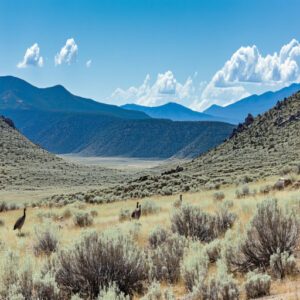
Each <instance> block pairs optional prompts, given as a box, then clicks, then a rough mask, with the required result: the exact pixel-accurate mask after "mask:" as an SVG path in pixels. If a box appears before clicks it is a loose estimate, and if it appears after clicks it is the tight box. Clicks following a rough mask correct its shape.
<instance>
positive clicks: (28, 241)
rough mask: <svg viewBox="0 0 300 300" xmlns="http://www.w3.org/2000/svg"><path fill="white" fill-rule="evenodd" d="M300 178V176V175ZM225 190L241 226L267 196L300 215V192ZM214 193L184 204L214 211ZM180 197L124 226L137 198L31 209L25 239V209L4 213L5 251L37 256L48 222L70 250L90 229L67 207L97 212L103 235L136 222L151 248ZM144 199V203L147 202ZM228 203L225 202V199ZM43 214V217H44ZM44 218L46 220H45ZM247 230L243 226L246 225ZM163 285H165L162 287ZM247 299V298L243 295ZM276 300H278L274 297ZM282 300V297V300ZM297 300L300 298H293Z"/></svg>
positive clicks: (288, 288) (276, 288)
mask: <svg viewBox="0 0 300 300" xmlns="http://www.w3.org/2000/svg"><path fill="white" fill-rule="evenodd" d="M298 177H299V176H298ZM275 181H276V178H275V177H273V178H268V179H266V180H263V181H260V182H257V183H251V184H249V188H250V190H253V189H256V190H257V191H259V189H260V187H261V186H264V185H266V184H273V183H274V182H275ZM221 191H222V192H223V193H224V195H225V199H226V200H232V201H233V207H232V211H233V212H235V213H236V214H237V215H238V222H239V223H240V224H241V225H245V224H246V223H247V222H248V221H249V219H250V218H251V216H252V215H253V212H254V210H255V208H256V205H257V203H259V202H261V201H262V200H264V199H266V198H267V197H276V198H277V199H278V200H279V203H281V204H282V205H284V204H285V203H288V204H289V205H293V207H294V209H295V210H298V212H300V206H299V205H300V196H299V190H284V191H272V192H271V193H270V194H269V195H267V196H266V195H262V194H259V193H258V194H256V195H255V196H247V197H244V198H241V199H237V198H236V194H235V191H236V186H234V185H231V186H226V187H224V188H222V189H221ZM5 193H6V194H5V199H6V200H8V202H9V200H10V199H12V200H13V199H14V200H18V202H19V201H20V203H22V200H25V199H23V197H24V198H25V197H27V195H26V194H25V195H24V194H17V195H16V194H11V195H10V194H9V192H5ZM45 193H46V192H41V193H39V194H35V195H34V194H32V196H33V197H34V198H35V199H38V198H39V197H43V196H45ZM214 193H215V190H209V191H203V192H198V193H186V194H183V202H184V203H185V202H186V203H191V204H194V205H197V206H199V207H201V208H202V209H203V210H204V211H207V212H214V211H215V210H216V209H217V207H218V205H220V204H219V203H221V202H218V203H216V201H214ZM177 198H178V196H157V197H150V198H148V199H151V200H152V201H154V202H156V203H157V205H159V206H160V207H161V210H160V212H158V213H157V214H152V215H148V216H142V217H141V219H140V220H139V221H138V222H136V221H125V222H122V223H120V222H119V212H120V209H121V208H129V209H130V210H133V209H134V208H135V204H136V199H133V200H127V201H121V202H114V203H107V204H101V205H91V204H86V203H78V202H77V203H73V204H69V205H67V206H64V207H61V208H56V207H54V208H49V207H42V208H30V207H29V208H28V209H27V219H26V222H25V225H24V227H23V230H22V231H23V233H24V234H25V236H24V237H18V236H17V233H16V232H15V231H13V230H12V228H13V225H14V222H15V221H16V219H17V218H18V217H19V216H21V215H22V211H21V210H15V211H7V212H3V213H1V214H0V217H1V219H2V220H3V221H4V224H5V225H4V226H2V227H0V240H2V241H4V243H5V245H6V247H5V249H13V250H15V251H16V252H17V253H19V255H20V256H21V258H25V257H27V256H32V257H34V254H33V242H34V237H35V234H34V230H35V227H36V226H39V225H40V224H42V223H43V222H45V221H46V220H48V221H50V222H53V224H54V223H55V224H57V225H58V226H59V228H60V229H59V239H60V245H61V247H66V246H67V245H70V244H71V243H73V242H74V241H75V240H76V239H78V238H79V236H80V234H81V233H82V232H83V231H85V230H87V229H84V228H79V227H76V226H75V225H74V222H73V220H72V217H69V218H63V217H62V216H63V212H64V210H66V208H68V209H70V211H71V212H75V211H79V210H81V211H84V212H90V211H92V210H93V211H96V212H97V213H98V215H96V216H94V223H93V225H92V226H91V228H93V229H95V230H96V231H98V232H102V231H104V230H106V229H109V228H111V227H113V226H118V227H119V228H121V229H122V230H125V231H130V230H131V229H132V225H133V224H134V223H138V224H139V226H138V227H139V228H140V231H139V233H138V235H137V242H138V244H139V245H140V246H141V247H144V246H146V245H147V242H148V236H149V232H150V230H151V229H152V228H153V227H155V226H156V225H161V226H162V227H164V228H167V229H169V228H170V216H171V213H172V211H173V209H174V207H173V203H174V201H175V200H176V199H177ZM143 201H145V200H143V199H141V200H140V202H141V203H143ZM223 201H225V200H223ZM47 214H48V215H53V216H56V217H54V218H47V217H45V215H47ZM41 215H42V216H41ZM43 215H44V217H43ZM242 227H243V226H242ZM239 228H240V227H239V226H234V228H233V230H235V231H236V232H237V234H239ZM34 259H35V260H36V261H37V263H38V264H40V263H41V262H42V261H43V259H44V258H34ZM298 266H299V267H300V263H299V260H298ZM213 269H214V268H210V270H209V272H210V273H211V272H214V271H213ZM243 280H244V279H243V278H242V277H241V278H238V281H239V282H240V283H241V284H242V282H243ZM297 284H298V286H299V285H300V276H299V275H298V276H294V277H290V278H287V279H284V281H272V285H271V295H276V294H277V295H286V297H285V296H284V297H283V298H284V299H289V298H288V297H289V295H290V294H291V297H292V296H294V297H296V296H295V295H296V293H298V297H299V294H300V289H298V291H297V289H296V286H297ZM162 286H163V285H162ZM173 289H174V292H175V294H176V297H177V298H178V297H180V296H182V295H184V294H185V293H186V291H185V288H184V285H183V283H182V282H181V281H180V282H179V283H177V284H176V285H175V286H174V287H173ZM242 297H244V295H242ZM266 299H267V298H266ZM270 299H276V298H270ZM278 299H279V298H278ZM291 299H297V298H291Z"/></svg>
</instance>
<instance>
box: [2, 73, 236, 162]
mask: <svg viewBox="0 0 300 300" xmlns="http://www.w3.org/2000/svg"><path fill="white" fill-rule="evenodd" d="M0 113H2V114H3V115H5V116H8V117H10V118H11V119H13V120H14V122H15V124H16V127H17V128H18V130H20V132H21V133H22V134H24V135H25V136H26V137H27V138H29V139H30V140H31V141H33V142H34V143H37V144H39V145H41V146H42V147H43V148H44V149H46V150H47V151H50V152H54V153H59V154H66V153H76V154H78V153H79V154H80V155H85V156H126V157H139V158H169V157H172V156H177V153H179V156H180V157H181V158H188V157H195V156H197V155H200V154H201V153H203V152H206V151H208V150H209V149H211V148H212V147H215V146H216V145H218V144H220V143H222V142H223V141H224V139H226V138H227V137H228V136H229V135H230V133H231V131H232V129H233V128H234V126H233V125H231V124H227V123H221V122H172V121H170V120H161V119H152V118H150V117H149V116H148V115H146V114H145V113H144V112H138V111H131V110H127V109H122V108H120V107H117V106H113V105H107V104H102V103H99V102H95V101H93V100H90V99H84V98H81V97H77V96H74V95H72V94H71V93H70V92H68V91H67V90H66V89H65V88H64V87H62V86H55V87H51V88H44V89H41V88H37V87H34V86H32V85H30V84H29V83H27V82H25V81H23V80H21V79H18V78H15V77H11V76H6V77H0ZM195 113H196V112H195ZM196 114H197V113H196ZM197 140H201V141H202V143H195V141H197ZM195 145H198V146H197V147H195Z"/></svg>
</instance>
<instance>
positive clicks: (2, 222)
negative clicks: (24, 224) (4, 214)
mask: <svg viewBox="0 0 300 300" xmlns="http://www.w3.org/2000/svg"><path fill="white" fill-rule="evenodd" d="M4 225H5V222H4V221H3V220H2V219H0V227H2V226H4Z"/></svg>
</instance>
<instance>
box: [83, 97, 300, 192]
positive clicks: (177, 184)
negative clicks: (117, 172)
mask: <svg viewBox="0 0 300 300" xmlns="http://www.w3.org/2000/svg"><path fill="white" fill-rule="evenodd" d="M247 121H248V122H247V123H246V124H243V125H240V126H239V127H238V129H237V130H236V133H235V134H234V135H233V136H232V137H231V138H229V139H227V141H225V142H224V143H223V144H221V145H219V146H218V147H216V148H214V149H212V150H210V151H209V152H207V153H206V154H203V155H201V156H200V157H198V158H196V159H194V160H192V161H190V162H188V163H185V164H183V165H182V166H181V167H179V168H174V167H173V168H169V169H168V170H167V171H165V172H162V173H161V174H160V175H156V176H155V175H149V176H143V177H141V178H140V179H138V180H134V181H131V182H129V183H126V184H124V185H123V186H119V187H118V188H117V189H116V190H113V189H106V190H98V191H97V192H93V193H92V194H91V195H88V197H94V196H96V195H98V196H101V195H102V196H104V195H106V197H111V198H113V197H115V196H116V195H118V196H119V195H121V196H122V197H123V198H129V197H145V196H148V195H154V194H164V195H170V194H173V193H178V192H182V191H196V190H200V189H202V188H204V187H210V186H215V185H218V184H227V183H234V182H249V181H253V180H256V179H261V178H264V177H266V176H270V175H278V174H280V173H281V172H282V171H283V170H284V171H288V170H290V169H292V168H294V169H297V168H299V165H300V93H297V94H294V95H293V96H291V97H289V98H288V99H285V100H283V101H281V102H278V103H277V104H276V106H275V107H274V108H272V109H271V110H269V111H268V112H266V113H265V114H263V115H261V116H257V117H256V118H255V119H253V120H251V118H249V119H248V120H247ZM116 193H117V194H116Z"/></svg>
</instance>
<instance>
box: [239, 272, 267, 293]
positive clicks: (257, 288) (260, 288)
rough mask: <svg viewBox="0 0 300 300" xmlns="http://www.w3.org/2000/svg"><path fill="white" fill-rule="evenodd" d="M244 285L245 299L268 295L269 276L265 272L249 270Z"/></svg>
mask: <svg viewBox="0 0 300 300" xmlns="http://www.w3.org/2000/svg"><path fill="white" fill-rule="evenodd" d="M244 287H245V291H246V297H247V299H253V298H260V297H263V296H268V295H270V287H271V277H270V276H269V275H266V274H258V273H256V272H249V273H248V274H247V277H246V282H245V285H244Z"/></svg>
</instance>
